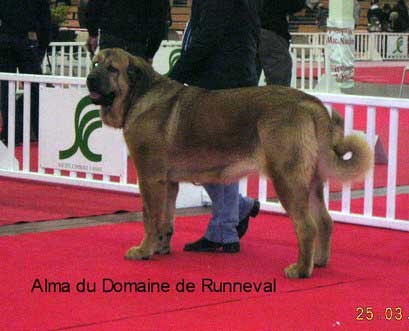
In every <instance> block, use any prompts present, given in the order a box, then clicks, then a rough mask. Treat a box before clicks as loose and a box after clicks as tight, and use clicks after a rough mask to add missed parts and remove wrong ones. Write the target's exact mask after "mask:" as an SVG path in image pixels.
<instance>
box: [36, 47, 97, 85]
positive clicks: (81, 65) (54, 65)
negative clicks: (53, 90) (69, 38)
mask: <svg viewBox="0 0 409 331" xmlns="http://www.w3.org/2000/svg"><path fill="white" fill-rule="evenodd" d="M90 66H91V58H90V54H89V53H88V51H87V49H86V47H85V42H52V43H51V44H50V47H49V52H48V53H47V55H46V56H45V58H44V60H43V66H42V67H43V73H45V74H47V75H52V76H68V77H86V76H87V74H88V72H89V69H90Z"/></svg>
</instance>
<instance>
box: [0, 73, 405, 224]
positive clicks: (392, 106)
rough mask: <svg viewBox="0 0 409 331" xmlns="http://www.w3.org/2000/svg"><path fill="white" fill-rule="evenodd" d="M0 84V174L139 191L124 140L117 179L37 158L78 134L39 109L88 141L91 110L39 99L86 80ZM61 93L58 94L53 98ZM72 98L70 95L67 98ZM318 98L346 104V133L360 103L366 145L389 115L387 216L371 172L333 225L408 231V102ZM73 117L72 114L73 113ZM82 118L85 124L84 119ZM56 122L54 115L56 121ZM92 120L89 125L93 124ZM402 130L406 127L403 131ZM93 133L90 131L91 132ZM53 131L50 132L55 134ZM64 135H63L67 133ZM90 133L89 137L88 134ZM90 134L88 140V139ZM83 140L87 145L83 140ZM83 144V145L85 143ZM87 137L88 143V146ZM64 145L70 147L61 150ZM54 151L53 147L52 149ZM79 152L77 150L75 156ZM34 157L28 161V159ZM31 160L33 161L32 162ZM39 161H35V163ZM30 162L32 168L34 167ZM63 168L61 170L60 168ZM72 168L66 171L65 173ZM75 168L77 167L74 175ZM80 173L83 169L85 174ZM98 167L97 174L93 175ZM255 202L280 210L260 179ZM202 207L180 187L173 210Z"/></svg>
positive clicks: (346, 191)
mask: <svg viewBox="0 0 409 331" xmlns="http://www.w3.org/2000/svg"><path fill="white" fill-rule="evenodd" d="M0 80H5V81H8V82H9V87H10V88H9V122H8V125H9V133H8V141H9V144H8V147H7V148H6V147H5V146H4V145H2V143H0V176H6V177H13V178H22V179H30V180H39V181H45V182H52V183H61V184H69V185H77V186H84V187H93V188H100V189H109V190H117V191H122V192H136V193H137V192H138V185H137V183H136V181H135V182H131V181H130V180H129V178H128V173H129V171H128V168H127V166H128V162H127V160H128V156H127V151H126V147H125V144H124V142H123V141H122V142H121V143H120V144H121V145H120V146H118V147H117V148H118V149H120V151H121V153H120V157H119V158H120V160H117V159H110V158H109V156H108V158H109V160H108V162H113V163H116V162H118V163H119V162H121V164H122V165H121V167H120V173H119V174H118V175H117V176H112V174H103V173H102V174H101V169H100V167H98V166H96V165H95V162H91V164H90V165H89V166H84V165H79V166H78V167H77V166H76V164H77V163H78V162H79V161H72V162H73V163H71V164H70V166H69V167H68V168H67V167H65V163H69V162H71V161H70V160H69V159H67V160H65V161H64V164H63V165H59V164H58V165H57V166H56V167H55V168H51V167H44V166H42V163H43V160H42V159H41V150H42V149H48V148H49V147H48V146H49V145H48V143H49V141H50V139H54V140H60V139H59V138H60V137H61V135H64V134H66V133H65V132H70V131H71V133H70V134H71V135H72V136H73V137H75V136H76V135H77V136H78V132H77V129H78V128H77V127H75V126H74V120H72V123H73V124H70V123H69V122H67V121H66V120H59V121H58V120H56V121H50V119H49V118H47V117H44V116H43V115H44V114H41V113H42V112H44V109H43V107H42V105H45V104H48V105H50V104H51V105H53V104H54V105H55V108H54V109H52V111H55V112H58V111H59V112H63V113H70V114H72V118H74V117H75V116H78V118H77V119H76V120H77V121H78V122H80V123H81V126H82V130H84V132H85V131H87V130H88V138H89V136H90V135H91V132H92V131H91V130H89V129H90V126H88V127H87V125H88V124H89V119H90V116H88V115H89V114H90V112H92V111H93V110H90V112H88V113H86V114H85V115H84V114H80V113H77V110H78V109H80V107H79V106H78V105H79V104H80V103H81V101H82V100H83V99H81V100H74V101H75V102H74V104H78V105H77V107H75V108H74V107H73V108H71V109H65V108H64V107H63V106H62V104H61V103H60V102H59V100H44V98H46V97H49V96H48V94H47V93H43V92H42V91H43V90H46V89H54V90H56V91H58V92H60V93H63V92H67V93H70V92H72V91H74V90H84V93H86V91H85V79H84V78H73V77H55V76H34V75H16V74H5V73H0ZM32 83H39V84H40V128H41V131H40V140H39V144H38V150H34V149H35V146H33V144H30V101H29V100H30V99H29V98H30V93H31V85H32ZM17 85H22V90H23V92H24V102H23V104H24V109H23V114H24V129H23V137H24V139H23V144H22V147H18V148H16V146H15V144H14V137H15V125H14V120H15V117H16V103H15V99H16V93H17V92H16V91H17V89H16V86H17ZM57 95H60V94H57ZM68 95H72V94H68ZM315 95H316V96H317V97H318V98H320V99H321V100H322V101H323V102H324V103H325V105H326V106H327V107H328V108H330V107H331V105H333V104H339V105H345V110H346V111H345V117H346V121H345V129H346V132H350V131H351V129H352V123H353V117H354V111H355V108H356V107H357V106H358V105H360V106H361V107H362V106H364V107H365V108H366V112H367V116H366V118H367V124H366V131H367V134H366V137H367V140H368V142H369V143H370V144H371V146H374V145H375V140H376V125H375V123H376V116H377V112H378V110H377V109H378V108H380V107H383V108H386V110H384V109H383V110H382V111H387V112H388V113H389V146H388V148H387V150H388V159H389V162H388V165H387V167H388V171H387V178H385V182H386V183H387V187H386V198H387V199H386V201H387V202H386V215H385V216H384V217H379V216H374V215H373V201H374V190H375V188H374V174H373V172H372V173H371V174H369V175H368V176H367V178H366V180H365V186H364V189H363V192H364V211H363V213H362V214H356V213H352V212H351V202H352V201H353V198H352V194H351V187H350V186H349V185H344V186H343V188H342V209H341V210H340V211H337V210H331V214H332V216H333V218H334V219H335V220H337V221H342V222H349V223H354V224H365V225H370V226H378V227H385V228H393V229H400V230H405V231H409V222H408V221H409V219H408V217H403V219H398V218H397V217H396V213H395V210H396V197H397V171H398V167H397V165H398V155H399V153H398V142H399V135H398V133H399V114H400V113H401V112H407V111H408V109H409V100H402V99H392V98H374V97H362V96H350V95H332V94H317V93H316V94H315ZM74 114H76V115H74ZM86 117H87V120H88V122H86V121H85V118H86ZM56 118H57V119H58V118H59V116H57V117H56ZM94 124H95V122H93V125H94ZM50 127H51V128H55V127H57V128H58V130H56V131H57V134H59V136H57V137H52V136H49V135H48V133H47V132H48V129H47V128H50ZM405 129H407V128H405ZM93 130H95V127H94V128H93ZM54 131H55V130H54ZM67 134H68V133H67ZM92 135H94V134H92ZM92 135H91V136H92ZM108 139H109V138H108ZM86 142H87V141H86ZM87 143H88V142H87ZM91 143H92V139H90V144H91ZM97 143H98V144H97V145H93V146H89V149H91V150H94V148H95V149H96V150H98V147H99V146H104V145H105V144H108V142H104V141H98V142H97ZM66 147H69V146H65V148H66ZM18 149H21V150H20V152H21V151H22V156H21V164H19V162H17V161H16V159H15V156H16V153H17V150H18ZM56 153H58V149H57V150H56ZM78 153H79V152H78ZM31 158H33V159H31ZM34 159H35V160H34ZM37 160H38V161H37ZM33 163H34V164H33ZM62 169H65V170H62ZM67 169H71V170H67ZM75 169H80V171H79V172H78V171H76V170H75ZM84 169H85V170H84ZM94 169H97V171H96V172H93V170H94ZM246 187H247V182H246V181H245V180H244V181H242V183H241V190H242V192H247V190H246ZM258 196H259V199H260V201H261V205H262V209H263V210H266V211H274V212H283V209H282V208H281V206H280V205H279V204H278V203H273V202H270V201H268V200H267V182H266V181H265V180H264V179H261V180H260V189H259V194H258ZM325 196H326V201H327V202H328V201H329V196H330V194H329V186H328V185H327V186H326V190H325ZM201 204H202V195H201V188H200V187H198V186H193V185H191V184H183V185H182V186H181V189H180V194H179V197H178V202H177V206H178V207H188V206H199V205H201Z"/></svg>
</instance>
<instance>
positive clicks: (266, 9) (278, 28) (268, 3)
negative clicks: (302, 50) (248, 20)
mask: <svg viewBox="0 0 409 331" xmlns="http://www.w3.org/2000/svg"><path fill="white" fill-rule="evenodd" d="M304 7H305V0H264V5H263V7H262V10H261V12H260V20H261V27H262V28H263V29H266V30H271V31H274V32H275V33H277V34H278V35H280V36H282V37H284V38H285V39H287V40H290V34H289V32H288V21H287V15H288V14H294V13H296V12H298V11H300V10H301V9H303V8H304Z"/></svg>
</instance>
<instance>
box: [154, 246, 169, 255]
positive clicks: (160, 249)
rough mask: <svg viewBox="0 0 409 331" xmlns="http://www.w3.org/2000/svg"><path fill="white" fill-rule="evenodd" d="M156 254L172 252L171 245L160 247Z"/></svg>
mask: <svg viewBox="0 0 409 331" xmlns="http://www.w3.org/2000/svg"><path fill="white" fill-rule="evenodd" d="M155 254H159V255H167V254H170V246H163V247H159V248H158V249H157V250H156V251H155Z"/></svg>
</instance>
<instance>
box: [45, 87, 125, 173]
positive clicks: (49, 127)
mask: <svg viewBox="0 0 409 331" xmlns="http://www.w3.org/2000/svg"><path fill="white" fill-rule="evenodd" d="M123 145H124V139H123V137H122V131H121V130H115V129H112V128H108V127H106V126H105V125H103V124H102V121H101V118H100V116H99V106H96V105H93V104H92V103H91V99H90V98H89V97H88V91H87V90H86V89H64V88H49V87H42V88H41V89H40V137H39V157H40V160H39V164H40V167H43V168H51V169H59V170H68V171H78V172H86V173H93V174H102V175H110V176H120V175H121V171H122V151H123V148H122V147H123Z"/></svg>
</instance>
